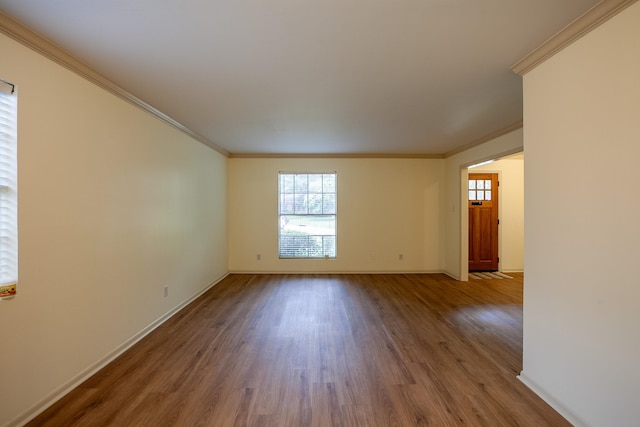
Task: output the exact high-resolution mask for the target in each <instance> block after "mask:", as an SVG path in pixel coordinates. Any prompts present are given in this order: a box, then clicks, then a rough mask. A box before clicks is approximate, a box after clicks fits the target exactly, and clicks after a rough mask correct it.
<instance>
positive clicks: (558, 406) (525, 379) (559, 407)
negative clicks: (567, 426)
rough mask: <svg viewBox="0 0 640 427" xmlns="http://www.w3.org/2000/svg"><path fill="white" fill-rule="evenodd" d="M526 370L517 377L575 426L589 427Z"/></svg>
mask: <svg viewBox="0 0 640 427" xmlns="http://www.w3.org/2000/svg"><path fill="white" fill-rule="evenodd" d="M523 372H524V371H522V372H520V375H518V376H517V378H518V379H519V380H520V381H521V382H522V383H523V384H524V385H526V386H527V387H529V388H530V389H531V390H532V391H533V392H534V393H535V394H537V395H538V396H540V398H542V400H544V401H545V402H547V403H548V404H549V406H551V407H552V408H553V409H555V410H556V411H557V412H558V413H559V414H560V415H562V416H563V417H564V418H565V419H566V420H567V421H569V422H570V423H571V424H572V425H573V426H574V427H588V424H587V423H585V422H584V421H583V420H581V419H580V417H578V416H576V415H575V414H574V413H573V412H572V411H570V410H569V409H568V408H567V407H566V406H564V405H563V404H562V403H560V402H559V401H558V400H556V399H555V398H554V397H553V396H551V395H550V394H549V393H547V392H546V391H545V390H544V388H542V387H540V386H539V385H538V384H537V383H536V382H535V381H532V380H531V378H529V377H527V376H526V375H525V374H524V373H523Z"/></svg>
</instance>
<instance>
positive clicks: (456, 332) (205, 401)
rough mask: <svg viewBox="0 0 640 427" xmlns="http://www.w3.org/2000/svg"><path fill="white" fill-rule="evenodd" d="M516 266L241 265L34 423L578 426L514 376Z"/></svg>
mask: <svg viewBox="0 0 640 427" xmlns="http://www.w3.org/2000/svg"><path fill="white" fill-rule="evenodd" d="M512 275H513V278H512V279H503V280H474V281H471V282H466V283H465V282H458V281H455V280H453V279H451V278H449V277H447V276H445V275H442V274H415V275H413V274H407V275H402V274H397V275H382V274H381V275H367V274H353V275H230V276H228V277H227V278H226V279H224V280H223V281H222V282H220V283H219V284H218V285H216V286H215V287H214V288H212V289H211V290H210V291H208V292H207V293H205V294H204V295H203V296H202V297H200V298H199V299H197V300H196V301H195V302H194V303H192V304H191V305H189V306H188V307H187V308H185V309H184V310H183V311H181V312H180V313H178V314H177V315H175V316H174V317H173V318H171V319H170V320H168V321H167V322H166V323H164V324H163V325H162V326H160V327H159V328H158V329H156V330H155V331H154V332H152V333H151V334H150V335H148V336H147V337H146V338H145V339H143V340H142V341H141V342H140V343H138V344H137V345H136V346H134V347H133V348H132V349H130V350H129V351H128V352H126V353H125V354H124V355H122V356H121V357H120V358H118V359H117V360H115V361H114V362H113V363H111V364H110V365H109V366H107V367H106V368H104V369H103V370H101V371H100V372H99V373H97V374H96V375H95V376H93V377H92V378H90V379H89V380H87V381H86V382H85V383H83V384H82V385H81V386H79V387H78V388H76V389H75V390H74V391H72V392H71V393H70V394H69V395H67V396H66V397H65V398H63V399H62V400H61V401H59V402H58V403H57V404H55V405H54V406H52V407H51V408H49V409H48V410H47V411H45V412H44V413H43V414H41V415H40V416H39V417H38V418H36V419H35V420H33V421H32V423H31V424H30V425H33V426H66V427H68V426H154V427H155V426H165V425H166V426H170V425H171V426H236V425H237V426H260V427H264V426H278V427H282V426H296V427H297V426H367V427H370V426H373V427H375V426H414V425H416V426H417V425H431V426H458V425H464V426H516V425H520V426H566V425H569V424H568V423H567V422H566V421H565V420H564V419H563V418H562V417H560V416H559V415H558V414H557V413H556V412H555V411H554V410H553V409H551V408H550V407H549V406H548V405H546V404H545V403H544V402H543V401H542V400H541V399H540V398H538V397H537V396H536V395H535V394H533V392H531V391H530V390H529V389H527V388H526V387H525V386H524V385H523V384H522V383H520V382H519V381H518V380H517V379H516V375H517V374H518V373H519V372H520V370H521V358H522V274H518V273H512Z"/></svg>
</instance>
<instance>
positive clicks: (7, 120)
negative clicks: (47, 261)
mask: <svg viewBox="0 0 640 427" xmlns="http://www.w3.org/2000/svg"><path fill="white" fill-rule="evenodd" d="M17 133H18V98H17V93H16V89H15V85H13V84H11V83H9V82H6V81H4V80H0V300H3V299H11V298H13V297H14V296H15V295H16V288H17V283H18V170H17V169H18V161H17V155H18V136H17Z"/></svg>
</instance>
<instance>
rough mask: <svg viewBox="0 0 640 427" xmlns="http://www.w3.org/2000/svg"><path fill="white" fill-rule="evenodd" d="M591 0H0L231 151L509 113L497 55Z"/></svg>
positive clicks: (519, 51) (398, 139)
mask: <svg viewBox="0 0 640 427" xmlns="http://www.w3.org/2000/svg"><path fill="white" fill-rule="evenodd" d="M596 3H597V1H596V0H269V1H259V0H56V1H51V0H0V9H1V10H3V11H4V12H6V13H7V14H9V15H11V16H12V17H13V18H15V19H16V20H18V21H20V22H22V23H24V24H25V25H27V26H28V27H30V28H31V29H33V30H34V31H36V32H38V33H40V34H42V35H44V36H46V37H47V38H49V39H50V40H52V41H54V42H55V43H57V44H58V45H59V46H61V47H63V48H64V49H66V50H67V51H69V52H71V53H72V54H73V55H74V56H76V57H77V58H78V59H80V60H82V61H84V62H85V63H87V64H89V65H90V66H91V67H92V68H94V69H95V70H97V71H98V72H99V73H101V74H102V75H103V76H105V77H107V78H109V79H110V80H112V81H114V82H115V83H117V84H118V85H120V86H121V87H123V88H124V89H125V90H128V91H129V92H131V93H132V94H134V95H136V96H137V97H139V98H141V99H143V100H144V101H146V102H148V103H149V104H151V105H152V106H154V107H156V108H157V109H159V110H160V111H162V112H163V113H165V114H167V115H169V116H171V117H172V118H173V119H175V120H177V121H179V122H181V123H182V124H183V125H185V126H186V127H188V128H190V129H191V130H193V131H194V132H196V133H198V134H200V135H202V136H204V137H205V138H206V139H208V140H210V141H211V142H213V143H214V144H217V145H218V146H220V147H222V148H224V149H226V150H227V151H229V152H231V153H235V154H243V153H289V154H290V153H325V154H342V153H344V154H358V153H366V154H443V153H447V152H450V151H452V150H455V149H456V148H459V147H460V146H464V145H466V144H469V143H471V142H473V141H475V140H478V139H480V138H482V137H484V136H486V135H488V134H491V133H493V132H496V131H499V130H500V129H503V128H506V127H509V126H510V125H513V124H514V123H517V122H518V121H520V120H521V119H522V84H521V78H520V77H519V76H517V75H516V74H514V73H513V72H511V69H510V68H511V66H512V65H513V64H514V63H515V62H516V61H518V60H519V59H521V58H522V57H523V56H525V55H526V54H527V53H529V52H530V51H531V50H533V49H534V48H536V47H537V46H538V45H540V44H541V43H542V42H544V41H545V40H547V39H548V38H550V37H551V36H553V35H554V34H555V33H556V32H557V31H559V30H560V29H562V28H563V27H564V26H565V25H567V24H568V23H570V22H571V21H572V20H573V19H575V18H577V17H578V16H579V15H581V14H582V13H583V12H585V11H586V10H588V9H589V8H590V7H592V6H593V5H595V4H596Z"/></svg>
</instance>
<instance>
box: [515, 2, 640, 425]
mask: <svg viewBox="0 0 640 427" xmlns="http://www.w3.org/2000/svg"><path fill="white" fill-rule="evenodd" d="M639 53H640V3H635V4H634V5H632V6H630V7H629V8H627V9H625V10H624V11H623V12H621V13H620V14H618V15H616V16H615V17H613V18H612V19H611V20H609V21H607V22H606V23H604V24H603V25H602V26H600V27H598V28H597V29H595V30H594V31H592V32H590V33H589V34H587V35H586V36H584V37H583V38H581V39H580V40H578V41H577V42H575V43H573V44H572V45H570V46H569V47H567V48H566V49H564V50H563V51H561V52H560V53H558V54H556V55H555V56H553V57H552V58H551V59H549V60H547V61H546V62H544V63H543V64H541V65H539V66H538V67H537V68H535V69H534V70H532V71H530V72H529V73H528V74H526V75H525V76H524V129H525V133H524V142H525V152H526V169H525V181H526V192H525V216H526V221H525V235H526V240H525V260H526V277H525V295H524V368H523V371H522V375H521V378H522V379H523V381H524V382H525V383H527V384H528V385H530V386H531V387H532V388H533V389H534V390H537V391H538V392H539V393H540V394H541V395H543V396H545V397H546V398H547V400H548V401H549V402H550V403H552V404H553V405H555V406H556V407H557V408H558V409H559V410H560V411H561V412H563V413H564V414H565V415H566V416H567V417H569V419H570V420H572V421H573V422H574V423H575V424H576V425H588V426H602V427H606V426H618V427H624V426H637V425H638V420H639V419H640V405H638V396H640V370H639V369H638V361H640V329H639V325H640V310H638V306H639V301H640V286H639V285H638V284H639V281H638V269H637V266H638V260H639V259H640V249H639V246H638V242H640V222H639V221H638V212H639V211H640V199H639V198H638V197H637V194H638V184H637V183H638V178H637V173H636V170H637V166H638V159H640V143H639V141H640V140H639V136H640V120H639V119H640V79H639V78H638V76H640V54H639Z"/></svg>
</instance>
